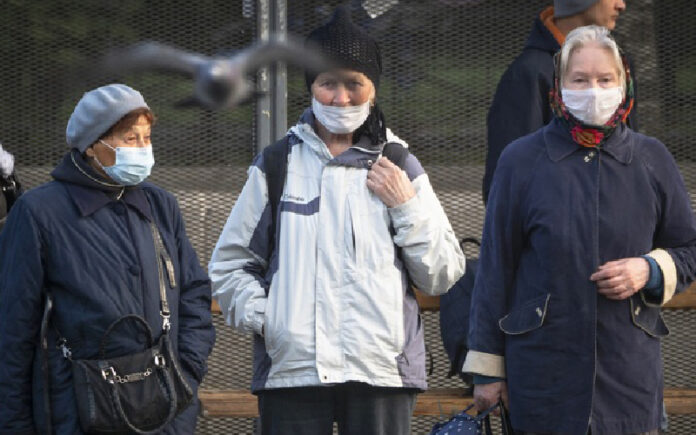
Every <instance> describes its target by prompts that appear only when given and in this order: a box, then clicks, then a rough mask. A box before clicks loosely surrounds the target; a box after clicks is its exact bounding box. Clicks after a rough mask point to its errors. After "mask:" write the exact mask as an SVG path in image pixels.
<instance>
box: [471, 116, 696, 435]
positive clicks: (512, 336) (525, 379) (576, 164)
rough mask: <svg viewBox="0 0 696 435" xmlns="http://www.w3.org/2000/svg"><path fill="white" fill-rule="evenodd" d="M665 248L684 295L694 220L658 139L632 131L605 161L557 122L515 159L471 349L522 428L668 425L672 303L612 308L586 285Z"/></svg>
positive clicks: (636, 299)
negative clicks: (492, 367) (501, 383)
mask: <svg viewBox="0 0 696 435" xmlns="http://www.w3.org/2000/svg"><path fill="white" fill-rule="evenodd" d="M656 249H661V250H659V251H656V252H654V253H653V254H652V255H655V256H657V257H658V258H659V261H658V263H659V264H660V267H661V271H662V273H663V278H664V284H665V295H666V296H669V295H670V294H671V293H673V292H680V291H682V290H683V289H685V288H686V287H687V286H688V284H689V283H690V282H691V281H692V280H693V279H694V275H695V273H696V220H695V219H694V215H693V212H692V210H691V204H690V200H689V195H688V194H687V192H686V189H685V186H684V182H683V180H682V178H681V175H680V174H679V170H678V168H677V165H676V164H675V161H674V159H673V158H672V156H671V154H670V153H669V152H668V151H667V149H666V148H665V146H664V145H663V144H662V143H661V142H659V141H658V140H656V139H654V138H650V137H647V136H644V135H641V134H639V133H635V132H633V131H632V130H630V129H629V128H627V127H626V126H624V125H621V126H619V127H618V128H617V130H616V131H615V132H614V133H613V135H612V136H611V137H610V138H609V139H608V141H607V143H606V144H605V145H604V146H603V148H602V149H601V150H597V149H595V148H583V147H580V146H579V145H577V144H576V143H575V142H574V141H573V140H572V139H571V136H570V134H569V132H568V130H567V129H566V128H565V127H564V126H562V124H561V123H560V122H559V121H558V120H553V121H552V122H551V123H550V124H549V125H547V126H546V127H544V128H542V129H540V130H538V131H537V132H535V133H533V134H531V135H528V136H526V137H524V138H521V139H519V140H517V141H514V142H513V143H512V144H510V145H509V146H508V147H507V148H506V149H505V151H504V152H503V154H502V156H501V158H500V162H499V165H498V169H497V171H496V175H495V177H494V179H493V184H492V187H491V194H490V197H489V199H488V206H487V209H486V220H485V225H484V233H483V240H482V248H481V257H480V260H479V269H478V274H477V279H476V285H475V288H474V293H473V300H472V311H471V322H470V334H469V344H470V349H472V350H474V351H475V352H474V353H476V352H478V353H479V355H478V356H485V357H487V358H488V359H487V361H489V363H490V362H491V361H496V358H498V359H497V361H501V362H502V364H504V368H505V372H506V376H507V383H508V391H509V395H510V410H511V418H512V423H513V426H514V427H515V429H517V430H524V431H531V432H539V433H548V432H553V433H567V434H582V435H584V434H586V433H587V430H588V425H591V427H592V434H593V435H595V434H597V435H599V434H612V435H614V434H633V433H640V432H645V431H648V430H653V429H656V428H658V426H659V422H660V416H661V411H662V390H663V372H662V370H663V368H662V359H661V354H660V337H662V336H664V335H666V334H667V332H668V331H667V328H666V326H665V324H664V322H663V321H662V318H661V316H660V308H659V304H660V303H661V302H664V301H653V302H657V304H652V303H651V301H650V300H649V299H648V298H647V297H646V295H645V294H643V292H642V291H639V292H638V293H636V294H634V295H633V296H632V297H630V298H629V299H626V300H621V301H614V300H609V299H607V298H606V297H604V296H601V295H599V294H598V292H597V287H596V285H595V284H594V283H593V282H592V281H590V279H589V278H590V275H591V274H592V273H593V272H595V271H596V270H597V268H598V266H600V265H602V264H604V263H606V262H607V261H611V260H618V259H621V258H626V257H636V256H640V255H644V254H647V253H649V252H651V251H653V250H656ZM470 354H471V352H470ZM503 358H504V359H503ZM472 359H475V358H472ZM472 362H473V361H472ZM469 363H470V361H469V357H467V366H468V365H469ZM469 367H471V366H469ZM482 374H489V375H496V374H495V373H482Z"/></svg>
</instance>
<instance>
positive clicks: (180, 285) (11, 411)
mask: <svg viewBox="0 0 696 435" xmlns="http://www.w3.org/2000/svg"><path fill="white" fill-rule="evenodd" d="M78 166H79V167H78ZM85 174H89V176H90V177H91V178H93V179H97V178H99V177H98V176H97V175H96V172H95V171H93V170H92V169H91V168H90V167H89V165H88V164H87V163H85V161H84V160H83V159H82V157H81V156H80V154H79V153H77V152H75V151H72V152H70V153H68V154H67V155H66V157H65V158H64V159H63V161H62V162H61V163H60V164H59V165H58V167H57V168H56V169H55V170H54V171H53V173H52V176H53V177H54V179H55V181H53V182H50V183H47V184H44V185H42V186H39V187H37V188H35V189H33V190H30V191H29V192H27V193H25V194H24V195H22V196H21V197H20V199H19V200H18V201H17V202H16V203H15V206H14V207H13V209H12V211H11V212H10V214H9V216H8V219H7V224H6V226H5V228H4V230H3V231H2V233H1V234H0V259H1V260H0V349H2V352H1V353H0V404H1V405H0V433H2V434H23V433H35V432H36V431H39V432H42V433H44V432H45V429H44V428H45V426H44V425H45V418H44V407H43V388H42V379H43V378H42V375H41V370H40V358H39V355H40V354H39V347H38V345H39V340H38V337H39V327H40V322H41V317H42V307H43V301H42V298H43V294H44V292H45V291H46V290H49V291H50V292H52V294H53V298H54V311H53V321H54V324H55V326H56V328H57V330H58V331H60V333H61V334H62V335H63V336H64V337H65V338H67V340H68V346H69V347H70V348H71V349H72V352H73V358H77V359H84V358H96V357H97V355H98V346H99V341H100V339H101V338H102V335H103V334H104V332H105V330H106V328H107V327H108V326H109V324H111V323H112V322H113V321H114V320H116V319H118V318H119V317H121V316H123V315H126V314H131V313H134V314H138V315H140V316H142V317H144V318H145V319H146V320H147V321H148V323H149V325H150V327H151V329H152V331H153V334H154V335H155V338H158V337H159V335H160V334H161V332H162V320H161V317H160V315H159V300H160V299H159V284H158V274H157V270H158V269H157V263H156V261H157V260H156V257H155V252H154V251H155V249H154V244H153V239H152V234H151V232H150V227H149V222H150V221H151V220H152V219H154V222H155V223H156V225H157V227H158V228H159V230H160V232H161V234H162V237H163V241H164V244H165V247H166V249H167V250H168V251H169V253H170V256H171V258H172V261H173V262H174V267H175V271H176V277H177V287H176V288H171V287H170V286H169V285H167V298H168V300H169V305H170V310H171V319H172V329H171V338H172V343H173V345H174V347H175V349H177V353H178V355H179V359H180V362H181V365H182V368H183V370H184V372H185V373H184V374H185V375H186V376H187V377H188V378H189V380H190V381H191V383H192V384H193V386H194V389H197V386H198V384H199V383H200V381H201V380H202V378H203V375H204V374H205V372H206V359H207V358H208V354H209V353H210V351H211V348H212V346H213V342H214V339H215V331H214V329H213V325H212V319H211V313H210V303H211V290H210V282H209V279H208V276H207V274H206V273H205V271H204V270H203V269H202V268H201V266H200V265H199V262H198V259H197V257H196V253H195V252H194V250H193V248H192V247H191V244H190V243H189V240H188V238H187V236H186V232H185V230H184V222H183V219H182V217H181V213H180V211H179V207H178V205H177V202H176V200H175V198H174V197H173V196H172V195H171V194H169V193H167V192H166V191H164V190H162V189H160V188H159V187H157V186H155V185H152V184H149V183H141V184H140V185H138V186H135V187H133V188H127V189H126V191H125V192H124V193H123V195H122V197H121V199H118V200H117V199H116V197H115V196H116V194H117V193H118V192H116V191H117V190H118V191H120V189H119V188H116V189H114V188H109V187H106V186H103V185H100V184H98V183H96V182H95V181H93V180H92V179H90V178H89V177H88V176H86V175H85ZM165 281H166V280H165ZM119 329H120V331H121V332H120V333H116V334H113V335H112V336H113V338H114V339H113V340H112V342H111V344H110V345H109V346H108V347H107V354H111V355H121V354H125V353H128V352H135V351H138V350H141V349H143V348H144V344H145V335H144V334H143V333H142V332H140V331H139V330H138V329H137V328H136V327H135V326H133V325H125V327H124V328H119ZM55 342H56V334H55V330H51V331H50V333H49V338H48V343H49V358H50V372H51V376H50V382H51V402H52V412H53V427H54V430H55V431H56V433H61V434H67V433H70V434H75V433H81V431H80V429H79V422H78V421H77V419H78V415H77V408H76V404H75V397H74V392H73V387H72V375H71V372H70V362H69V361H68V360H66V359H65V358H63V357H62V356H61V354H60V351H59V350H58V349H57V348H56V346H54V345H53V343H55ZM197 408H198V405H197V403H195V404H193V405H192V406H191V407H190V408H189V409H188V410H186V411H184V413H182V414H181V415H180V416H178V417H177V419H176V420H175V421H174V422H173V423H172V424H171V425H170V426H169V428H168V430H167V431H166V433H180V434H190V433H193V431H194V428H195V424H196V415H197Z"/></svg>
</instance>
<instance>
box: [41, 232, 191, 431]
mask: <svg viewBox="0 0 696 435" xmlns="http://www.w3.org/2000/svg"><path fill="white" fill-rule="evenodd" d="M150 227H151V230H152V237H153V239H154V241H155V252H156V253H157V263H158V269H159V290H160V316H161V317H162V330H163V332H162V335H161V336H160V339H159V340H158V342H157V343H156V344H155V345H153V340H152V331H151V329H150V326H149V325H148V323H147V322H146V321H145V320H144V319H143V318H142V317H140V316H138V315H135V314H130V315H126V316H123V317H121V318H119V319H117V320H116V321H114V322H113V323H112V324H111V325H109V327H108V329H107V330H106V332H105V333H104V335H103V337H102V340H101V343H100V346H99V358H98V359H72V358H71V356H72V352H71V351H70V349H69V348H68V346H67V340H65V339H64V338H60V339H59V343H58V344H59V347H60V348H61V349H62V350H63V355H64V356H65V357H66V358H68V359H69V360H70V361H71V363H72V374H73V387H74V389H75V398H76V402H77V408H78V413H79V419H80V426H81V428H82V430H83V431H84V432H88V433H104V434H118V433H137V434H154V433H157V432H159V431H161V430H162V429H163V428H164V427H165V426H166V425H167V424H169V423H170V422H171V421H172V420H173V419H174V418H175V417H176V416H177V415H178V414H179V413H180V412H181V411H183V410H184V409H186V407H187V406H188V405H189V404H190V403H191V400H192V398H193V390H192V388H191V386H190V385H189V384H188V382H187V381H186V379H185V378H184V376H183V375H182V373H181V368H180V366H179V361H178V358H177V357H176V355H175V354H174V351H173V349H172V346H171V342H170V340H169V330H170V323H169V304H168V302H167V294H166V289H165V285H164V272H163V266H162V263H163V262H164V264H165V265H166V268H167V272H168V274H169V280H170V283H171V284H172V286H174V285H175V284H174V268H173V264H172V262H171V259H170V258H169V255H168V254H167V251H166V249H165V248H164V245H163V243H162V239H161V236H160V234H159V231H158V230H157V227H156V226H155V224H154V223H151V225H150ZM48 298H49V299H48V300H47V304H46V305H47V308H46V312H45V313H44V321H43V322H42V336H43V337H44V338H43V339H42V346H45V344H46V342H45V335H44V334H45V329H46V325H47V324H48V318H47V316H48V313H50V307H51V306H52V301H51V299H50V295H48ZM126 321H133V322H136V323H137V324H139V325H140V326H141V327H142V329H144V330H145V332H146V337H147V349H145V350H143V351H140V352H136V353H131V354H127V355H123V356H118V357H114V358H107V357H106V354H105V348H106V344H107V343H108V340H109V336H110V335H111V333H112V332H113V331H114V330H115V329H116V327H117V326H119V325H120V324H121V323H123V322H126ZM59 336H60V334H59ZM44 354H45V352H44ZM43 364H44V368H45V372H46V373H45V375H44V379H45V381H44V382H46V381H47V379H48V376H47V374H48V373H47V372H48V358H47V356H45V361H44V362H43ZM45 391H46V392H48V391H49V390H48V388H45ZM45 403H46V404H47V409H48V411H47V414H48V415H47V416H48V421H49V433H50V401H49V400H48V399H46V401H45Z"/></svg>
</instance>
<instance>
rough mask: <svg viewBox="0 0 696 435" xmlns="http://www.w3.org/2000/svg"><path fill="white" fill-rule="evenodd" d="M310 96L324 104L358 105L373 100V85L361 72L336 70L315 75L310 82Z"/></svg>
mask: <svg viewBox="0 0 696 435" xmlns="http://www.w3.org/2000/svg"><path fill="white" fill-rule="evenodd" d="M312 96H313V97H314V98H316V99H317V101H318V102H320V103H321V104H323V105H325V106H339V107H344V106H359V105H361V104H364V103H365V102H366V101H368V100H374V98H375V87H374V85H373V84H372V80H370V79H369V78H367V76H366V75H365V74H363V73H360V72H357V71H350V70H336V71H331V72H324V73H321V74H319V75H318V76H317V78H316V79H315V80H314V83H312Z"/></svg>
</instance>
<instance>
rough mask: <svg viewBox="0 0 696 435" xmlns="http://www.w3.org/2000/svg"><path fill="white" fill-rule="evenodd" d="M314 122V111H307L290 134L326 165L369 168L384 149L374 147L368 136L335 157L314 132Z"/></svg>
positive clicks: (380, 145)
mask: <svg viewBox="0 0 696 435" xmlns="http://www.w3.org/2000/svg"><path fill="white" fill-rule="evenodd" d="M314 122H315V118H314V114H313V113H312V110H311V109H307V110H305V111H304V113H303V114H302V116H301V117H300V120H299V121H298V122H297V124H296V125H295V126H294V127H292V128H291V129H290V133H293V134H295V135H296V136H297V137H299V138H300V140H301V141H302V142H304V143H305V144H306V145H307V146H309V147H310V148H311V149H312V150H313V151H314V152H315V153H316V154H317V155H318V156H319V158H320V159H322V161H324V163H325V164H331V165H335V166H353V167H361V168H362V167H364V168H369V165H371V163H372V162H371V161H374V160H375V159H376V158H377V157H378V156H379V154H380V153H381V152H382V148H383V147H384V144H379V145H373V144H372V143H370V139H369V138H368V137H367V136H363V137H361V138H360V140H359V141H358V142H357V143H356V144H354V145H353V146H351V147H350V148H348V149H347V150H346V151H345V152H343V153H341V154H340V155H338V156H336V157H334V156H333V155H331V152H330V151H329V148H328V147H327V146H326V144H325V143H324V141H323V140H321V138H320V137H319V136H318V135H317V133H316V131H315V130H314Z"/></svg>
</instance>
